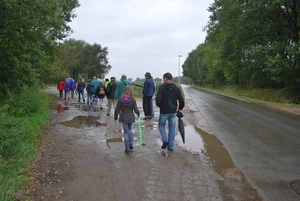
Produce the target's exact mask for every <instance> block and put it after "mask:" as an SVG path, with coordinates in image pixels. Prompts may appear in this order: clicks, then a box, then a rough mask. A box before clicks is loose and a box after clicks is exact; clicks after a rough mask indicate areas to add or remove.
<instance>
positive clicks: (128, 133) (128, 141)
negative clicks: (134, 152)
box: [122, 123, 132, 150]
mask: <svg viewBox="0 0 300 201" xmlns="http://www.w3.org/2000/svg"><path fill="white" fill-rule="evenodd" d="M122 126H123V130H124V142H125V150H129V145H132V130H131V127H132V123H122Z"/></svg>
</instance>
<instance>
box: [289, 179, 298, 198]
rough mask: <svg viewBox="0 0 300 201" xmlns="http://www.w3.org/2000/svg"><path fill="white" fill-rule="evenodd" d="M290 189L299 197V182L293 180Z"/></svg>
mask: <svg viewBox="0 0 300 201" xmlns="http://www.w3.org/2000/svg"><path fill="white" fill-rule="evenodd" d="M290 187H291V188H292V189H293V190H294V191H295V192H296V193H297V194H298V195H300V180H295V181H292V182H291V183H290Z"/></svg>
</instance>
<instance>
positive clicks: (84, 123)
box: [61, 116, 106, 128]
mask: <svg viewBox="0 0 300 201" xmlns="http://www.w3.org/2000/svg"><path fill="white" fill-rule="evenodd" d="M98 120H99V117H95V116H77V117H74V118H73V119H72V120H70V121H65V122H62V123H61V124H63V125H65V126H68V127H73V128H86V127H99V126H106V124H103V123H100V122H99V121H98Z"/></svg>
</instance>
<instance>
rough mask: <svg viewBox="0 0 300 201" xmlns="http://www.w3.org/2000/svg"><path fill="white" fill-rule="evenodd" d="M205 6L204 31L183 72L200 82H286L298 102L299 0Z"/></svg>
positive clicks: (277, 85)
mask: <svg viewBox="0 0 300 201" xmlns="http://www.w3.org/2000/svg"><path fill="white" fill-rule="evenodd" d="M208 10H209V11H210V12H211V16H210V21H209V22H208V24H207V26H206V27H205V29H206V31H207V34H208V35H207V37H206V40H205V43H204V44H200V45H199V46H198V47H197V48H196V49H195V50H193V51H192V52H191V53H190V54H189V56H188V58H187V59H186V61H185V63H184V64H183V69H184V70H183V74H184V76H187V77H189V78H191V80H192V81H193V82H194V83H195V84H199V85H203V86H205V85H213V86H222V85H226V84H230V85H235V86H238V87H240V88H241V89H255V88H260V89H261V88H262V89H264V88H273V89H283V88H288V90H287V91H289V93H288V94H290V95H291V94H294V98H292V100H294V101H295V102H299V101H300V99H299V98H298V97H300V90H299V87H297V86H299V85H300V51H299V47H300V42H299V36H300V3H299V1H295V0H292V1H289V2H287V1H285V0H277V1H265V0H257V1H236V0H216V1H215V2H214V3H213V4H211V6H210V7H209V9H208ZM291 90H295V91H294V92H295V93H291Z"/></svg>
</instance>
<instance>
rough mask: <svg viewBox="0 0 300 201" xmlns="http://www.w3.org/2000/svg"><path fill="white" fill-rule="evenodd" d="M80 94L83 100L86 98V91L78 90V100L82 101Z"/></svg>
mask: <svg viewBox="0 0 300 201" xmlns="http://www.w3.org/2000/svg"><path fill="white" fill-rule="evenodd" d="M80 95H81V96H82V100H84V91H83V90H78V101H80Z"/></svg>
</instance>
